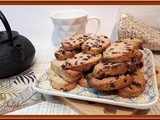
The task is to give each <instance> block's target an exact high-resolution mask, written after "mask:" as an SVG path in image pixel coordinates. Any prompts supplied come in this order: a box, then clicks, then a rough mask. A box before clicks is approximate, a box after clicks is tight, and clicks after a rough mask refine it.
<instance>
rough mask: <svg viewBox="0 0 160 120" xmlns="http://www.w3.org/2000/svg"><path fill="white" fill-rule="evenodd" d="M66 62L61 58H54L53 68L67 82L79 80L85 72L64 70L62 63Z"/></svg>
mask: <svg viewBox="0 0 160 120" xmlns="http://www.w3.org/2000/svg"><path fill="white" fill-rule="evenodd" d="M64 63H65V61H62V60H61V61H60V60H56V59H55V60H52V61H51V69H52V70H53V71H54V72H55V73H56V74H58V75H59V76H60V77H62V79H64V80H65V81H67V82H74V81H76V80H78V79H79V78H80V77H81V76H82V75H83V73H82V72H80V71H74V70H63V69H62V65H63V64H64Z"/></svg>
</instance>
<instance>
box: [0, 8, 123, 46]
mask: <svg viewBox="0 0 160 120" xmlns="http://www.w3.org/2000/svg"><path fill="white" fill-rule="evenodd" d="M119 7H120V6H119V5H100V6H98V5H97V6H92V5H36V6H34V5H15V6H13V5H11V6H8V5H1V6H0V10H1V11H2V12H3V14H4V15H5V16H6V18H7V20H8V22H9V24H10V26H11V29H12V30H16V31H18V32H19V33H20V34H21V35H24V36H25V37H27V38H28V39H29V40H30V41H31V42H32V43H33V44H34V45H51V44H53V40H52V32H53V29H54V25H53V23H52V21H51V19H50V16H49V15H50V14H51V13H52V12H54V11H59V10H64V9H83V10H86V11H88V13H89V14H88V16H97V17H98V18H99V19H100V21H101V27H100V30H99V32H98V33H97V34H105V35H107V36H108V37H110V39H111V40H115V35H112V33H113V32H112V31H113V30H114V26H115V23H116V17H117V11H118V9H119ZM94 22H96V21H94V20H93V21H92V22H90V23H89V24H88V25H87V28H86V30H87V31H88V32H92V31H93V32H94V24H96V23H94ZM95 28H96V27H95ZM0 29H1V30H5V28H4V26H3V24H2V22H0Z"/></svg>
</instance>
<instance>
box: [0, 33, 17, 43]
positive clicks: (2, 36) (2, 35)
mask: <svg viewBox="0 0 160 120" xmlns="http://www.w3.org/2000/svg"><path fill="white" fill-rule="evenodd" d="M11 32H12V39H13V40H14V38H16V37H17V36H18V35H19V33H18V32H17V31H11ZM6 41H9V37H8V34H7V31H0V43H2V42H6Z"/></svg>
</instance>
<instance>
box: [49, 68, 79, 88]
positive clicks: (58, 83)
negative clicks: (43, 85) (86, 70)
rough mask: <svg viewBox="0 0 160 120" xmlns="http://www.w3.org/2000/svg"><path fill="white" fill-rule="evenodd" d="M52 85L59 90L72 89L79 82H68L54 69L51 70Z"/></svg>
mask: <svg viewBox="0 0 160 120" xmlns="http://www.w3.org/2000/svg"><path fill="white" fill-rule="evenodd" d="M49 76H50V85H51V86H52V87H53V88H55V89H58V90H63V91H70V90H72V89H74V88H75V87H76V85H77V82H67V81H65V80H63V79H62V78H61V77H60V76H59V75H57V74H56V73H55V72H54V71H53V70H50V71H49Z"/></svg>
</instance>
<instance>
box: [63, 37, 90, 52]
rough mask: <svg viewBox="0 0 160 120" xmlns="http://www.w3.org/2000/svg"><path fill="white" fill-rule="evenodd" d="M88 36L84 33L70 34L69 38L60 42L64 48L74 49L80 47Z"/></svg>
mask: <svg viewBox="0 0 160 120" xmlns="http://www.w3.org/2000/svg"><path fill="white" fill-rule="evenodd" d="M89 38H90V37H89V36H88V35H84V34H77V35H74V36H72V37H71V38H69V39H67V40H65V41H63V42H61V44H62V46H63V48H64V49H65V50H75V49H80V48H81V45H82V44H83V43H84V41H86V40H87V39H89Z"/></svg>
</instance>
